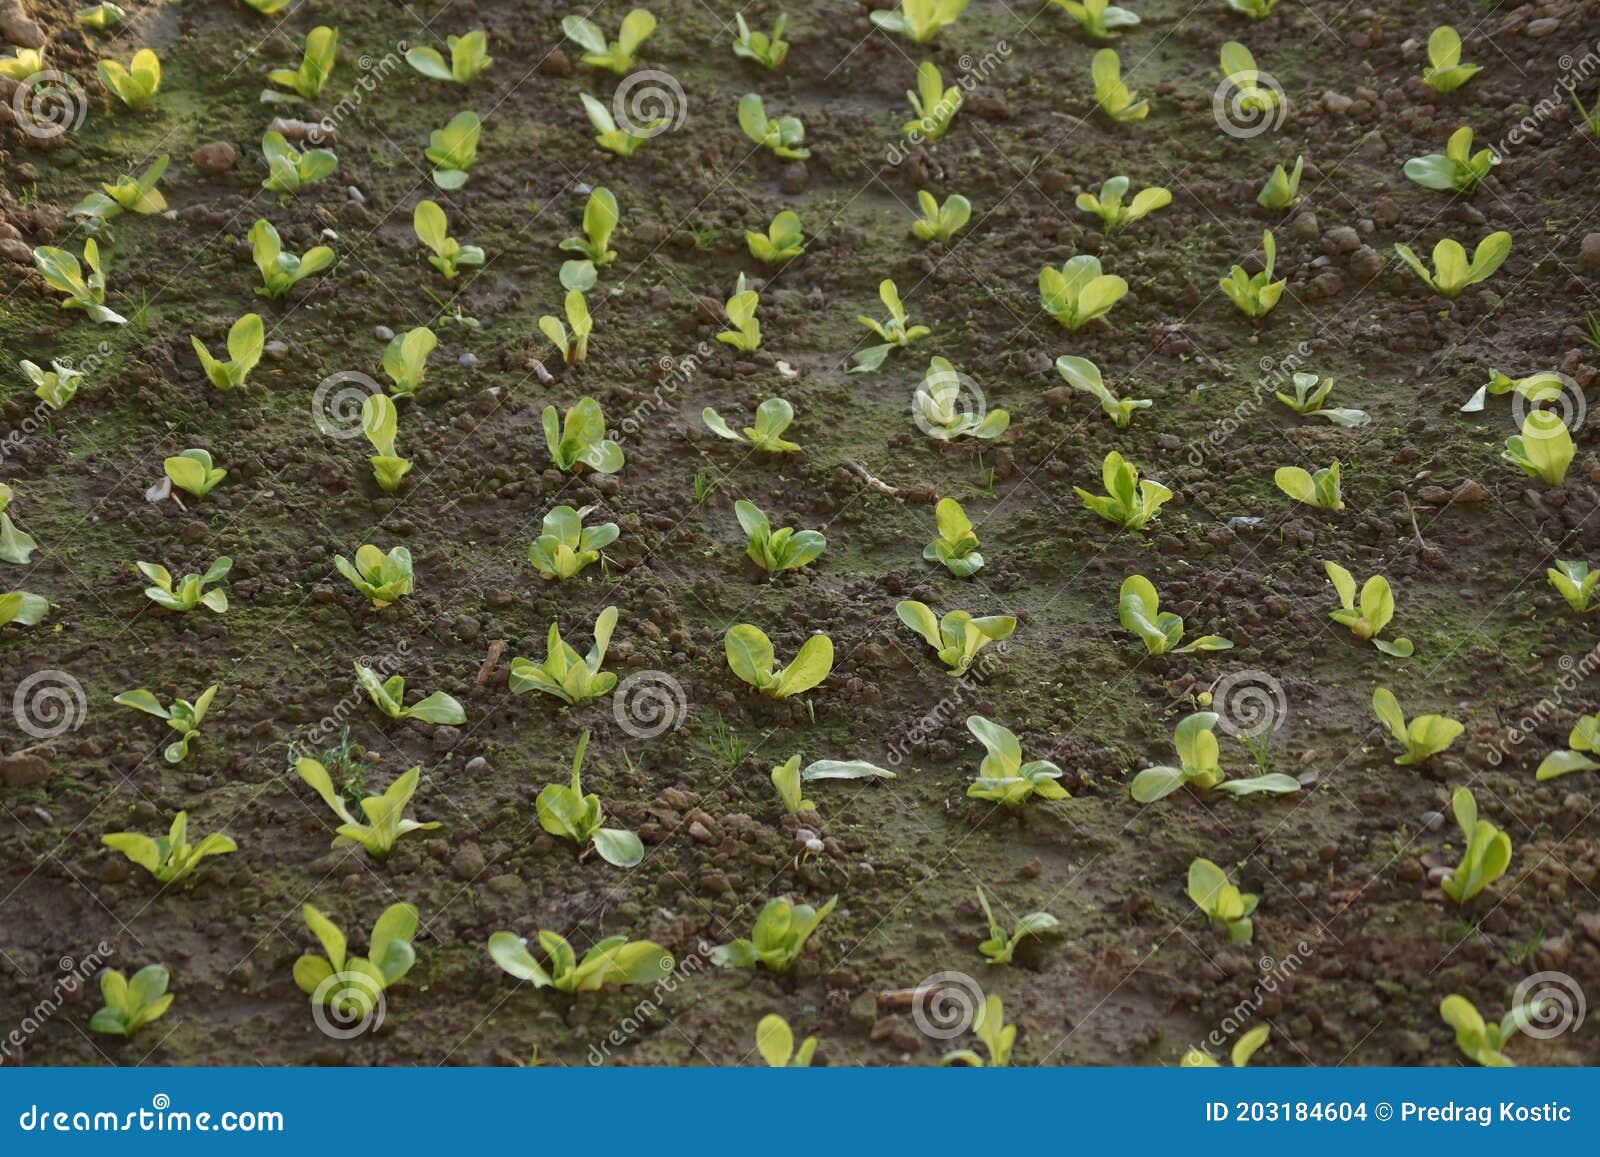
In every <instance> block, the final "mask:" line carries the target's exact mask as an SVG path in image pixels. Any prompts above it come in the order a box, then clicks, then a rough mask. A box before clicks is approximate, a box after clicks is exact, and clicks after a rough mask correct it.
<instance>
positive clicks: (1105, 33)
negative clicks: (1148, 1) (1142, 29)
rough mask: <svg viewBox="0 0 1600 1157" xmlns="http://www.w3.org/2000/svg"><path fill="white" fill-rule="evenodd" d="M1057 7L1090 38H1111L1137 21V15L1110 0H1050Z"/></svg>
mask: <svg viewBox="0 0 1600 1157" xmlns="http://www.w3.org/2000/svg"><path fill="white" fill-rule="evenodd" d="M1050 2H1051V3H1052V4H1054V5H1055V6H1056V7H1057V8H1059V9H1061V10H1062V11H1063V12H1065V13H1066V14H1067V15H1068V16H1070V17H1072V18H1073V19H1074V20H1076V21H1077V22H1078V27H1079V28H1081V29H1083V33H1084V35H1085V36H1087V37H1088V38H1089V39H1090V40H1111V39H1114V38H1115V37H1116V36H1118V35H1119V34H1120V33H1121V31H1122V30H1123V29H1124V28H1132V27H1134V26H1135V25H1136V24H1138V23H1139V17H1138V16H1136V15H1135V14H1134V13H1132V12H1130V11H1129V10H1128V9H1126V8H1119V7H1117V6H1116V5H1115V4H1113V3H1111V0H1083V3H1081V4H1080V3H1078V2H1077V0H1050Z"/></svg>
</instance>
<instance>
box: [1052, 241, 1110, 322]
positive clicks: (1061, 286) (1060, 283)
mask: <svg viewBox="0 0 1600 1157" xmlns="http://www.w3.org/2000/svg"><path fill="white" fill-rule="evenodd" d="M1127 295H1128V283H1127V282H1126V281H1124V280H1123V279H1122V278H1120V277H1118V276H1117V275H1116V274H1114V273H1102V272H1101V271H1100V259H1099V258H1098V257H1091V256H1089V255H1088V254H1084V253H1080V254H1078V256H1076V257H1070V258H1068V259H1067V261H1066V263H1065V264H1063V265H1062V266H1061V268H1060V269H1056V268H1054V267H1053V266H1049V265H1046V266H1045V267H1044V268H1043V269H1041V270H1039V305H1040V306H1041V308H1043V309H1044V311H1045V312H1046V313H1048V314H1049V315H1050V316H1051V317H1053V318H1055V319H1056V320H1057V321H1059V322H1060V323H1061V324H1062V325H1064V326H1066V327H1067V328H1068V329H1071V330H1075V329H1081V328H1082V327H1083V326H1086V325H1088V324H1089V323H1090V322H1091V321H1095V320H1096V319H1099V320H1101V321H1105V315H1106V314H1108V313H1110V312H1111V307H1112V306H1114V305H1116V304H1117V302H1119V301H1121V300H1122V299H1123V298H1124V297H1126V296H1127ZM1105 324H1106V325H1107V326H1108V327H1109V326H1110V324H1111V323H1110V322H1105Z"/></svg>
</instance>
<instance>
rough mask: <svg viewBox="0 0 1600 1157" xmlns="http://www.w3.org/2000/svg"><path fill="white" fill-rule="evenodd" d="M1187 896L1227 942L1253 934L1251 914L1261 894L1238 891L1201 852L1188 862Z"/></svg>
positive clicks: (1237, 941) (1245, 940)
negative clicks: (1223, 933) (1220, 930)
mask: <svg viewBox="0 0 1600 1157" xmlns="http://www.w3.org/2000/svg"><path fill="white" fill-rule="evenodd" d="M1188 892H1189V899H1191V900H1193V901H1194V905H1195V907H1196V908H1199V909H1200V911H1202V912H1204V913H1205V915H1206V918H1207V919H1208V920H1210V921H1211V923H1213V924H1215V925H1216V926H1217V927H1219V928H1221V929H1222V930H1223V931H1224V932H1226V933H1227V934H1228V943H1229V944H1248V943H1249V942H1250V938H1251V937H1252V936H1253V935H1255V925H1254V923H1253V922H1252V921H1251V919H1250V914H1251V913H1252V912H1254V911H1255V910H1256V905H1257V904H1259V903H1260V902H1261V897H1260V896H1257V895H1255V894H1254V893H1251V892H1241V891H1239V889H1238V888H1237V887H1236V886H1235V885H1233V884H1232V883H1230V882H1229V881H1228V874H1227V873H1226V872H1224V871H1223V870H1222V869H1221V868H1220V867H1218V866H1217V865H1216V864H1214V863H1212V862H1211V861H1210V860H1208V859H1206V858H1205V857H1204V856H1200V857H1197V858H1195V859H1194V860H1192V861H1190V863H1189V882H1188Z"/></svg>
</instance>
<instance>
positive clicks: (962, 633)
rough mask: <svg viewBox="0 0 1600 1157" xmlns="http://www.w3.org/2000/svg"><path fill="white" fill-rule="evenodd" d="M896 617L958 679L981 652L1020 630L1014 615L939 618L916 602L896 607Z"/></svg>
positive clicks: (961, 613) (962, 613)
mask: <svg viewBox="0 0 1600 1157" xmlns="http://www.w3.org/2000/svg"><path fill="white" fill-rule="evenodd" d="M894 613H895V614H896V615H897V616H898V617H899V619H900V621H901V622H902V623H904V624H905V625H906V626H908V627H910V628H911V629H912V630H913V631H915V632H916V633H917V634H919V635H921V636H922V638H923V639H924V640H926V641H927V644H928V646H930V647H932V648H933V650H934V653H935V654H937V655H938V656H939V662H941V663H943V664H944V665H945V666H946V667H948V668H949V669H950V674H952V675H956V676H961V675H965V674H966V673H967V671H968V670H969V669H970V668H971V667H972V663H973V660H974V659H976V658H977V657H978V652H979V651H981V650H983V648H985V647H987V646H988V645H989V644H990V643H997V642H999V641H1000V640H1001V639H1009V638H1010V637H1011V635H1012V632H1014V631H1015V630H1016V629H1017V620H1016V617H1015V616H1014V615H983V616H981V617H977V616H974V615H971V614H969V613H968V612H966V611H949V612H947V613H946V614H945V615H944V617H943V618H940V617H939V616H938V615H936V614H934V612H933V611H932V610H931V609H930V608H929V607H928V605H927V604H926V603H919V602H917V601H916V600H915V599H902V600H901V601H900V602H898V603H896V604H895V608H894Z"/></svg>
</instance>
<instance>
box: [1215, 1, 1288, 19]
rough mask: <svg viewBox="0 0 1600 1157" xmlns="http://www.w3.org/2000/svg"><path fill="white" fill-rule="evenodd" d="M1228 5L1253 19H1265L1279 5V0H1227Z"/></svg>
mask: <svg viewBox="0 0 1600 1157" xmlns="http://www.w3.org/2000/svg"><path fill="white" fill-rule="evenodd" d="M1227 5H1228V7H1229V8H1231V9H1233V11H1235V12H1238V13H1240V14H1241V15H1243V16H1248V17H1250V19H1252V20H1265V19H1266V18H1267V17H1268V16H1271V15H1272V10H1273V9H1274V8H1276V7H1277V6H1278V0H1227Z"/></svg>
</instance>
